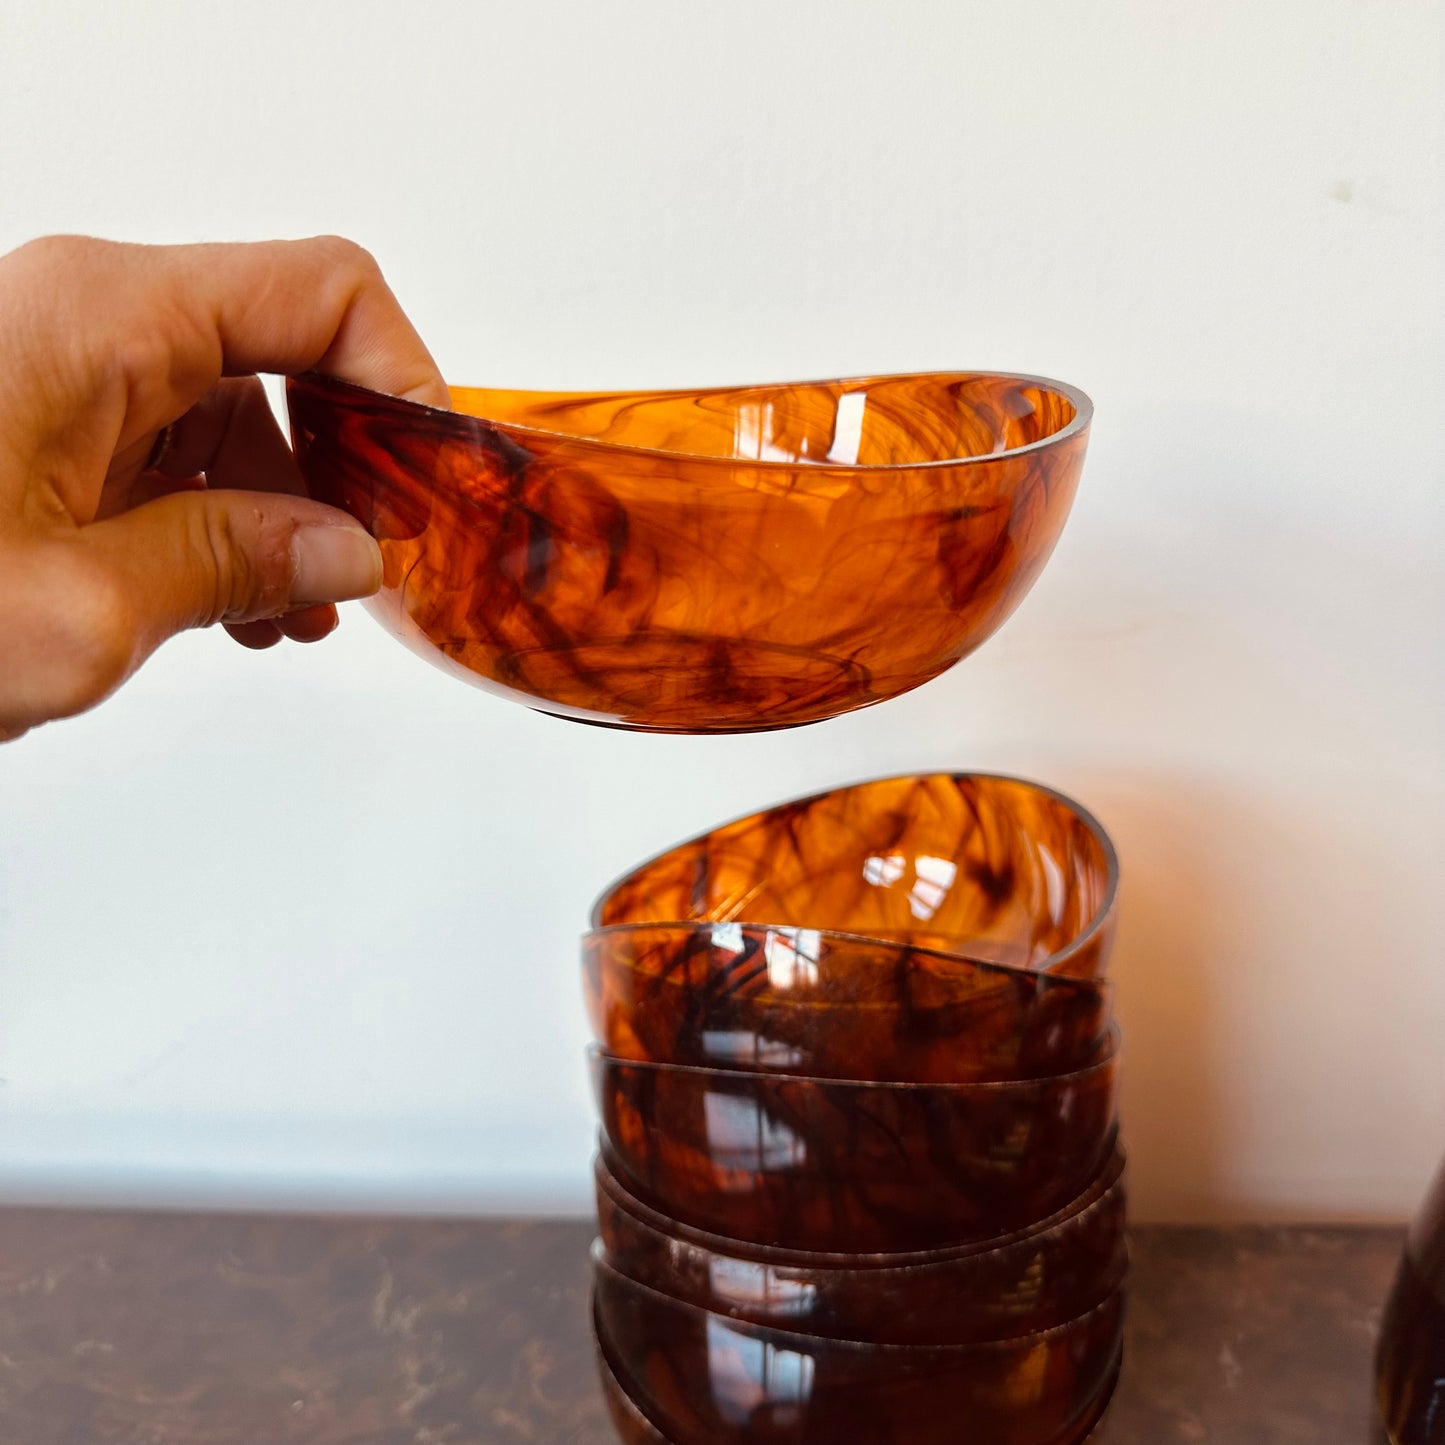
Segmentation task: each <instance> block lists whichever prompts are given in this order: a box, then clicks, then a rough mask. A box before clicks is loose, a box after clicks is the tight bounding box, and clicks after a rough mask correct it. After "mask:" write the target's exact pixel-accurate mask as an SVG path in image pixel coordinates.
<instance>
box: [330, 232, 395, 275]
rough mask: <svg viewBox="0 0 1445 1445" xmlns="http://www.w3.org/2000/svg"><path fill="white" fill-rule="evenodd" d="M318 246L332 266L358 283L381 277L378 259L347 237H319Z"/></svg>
mask: <svg viewBox="0 0 1445 1445" xmlns="http://www.w3.org/2000/svg"><path fill="white" fill-rule="evenodd" d="M316 244H317V245H318V246H320V247H321V248H322V250H323V251H324V252H325V253H326V256H327V260H328V262H329V264H330V265H332V266H334V267H336V268H338V269H339V270H341V271H342V272H344V273H345V274H346V275H347V276H348V277H350V278H352V279H354V280H356V281H370V280H374V279H375V278H376V277H378V276H380V275H381V267H380V266H379V265H378V264H377V260H376V257H375V256H373V255H372V254H371V252H370V251H368V250H367V249H366V247H365V246H358V245H357V244H356V242H355V241H350V240H348V239H347V238H346V237H345V236H318V237H317V240H316Z"/></svg>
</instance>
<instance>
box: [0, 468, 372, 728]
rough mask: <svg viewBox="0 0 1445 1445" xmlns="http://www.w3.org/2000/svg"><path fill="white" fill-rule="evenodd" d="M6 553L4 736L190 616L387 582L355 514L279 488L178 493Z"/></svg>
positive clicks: (270, 610) (87, 700) (71, 698)
mask: <svg viewBox="0 0 1445 1445" xmlns="http://www.w3.org/2000/svg"><path fill="white" fill-rule="evenodd" d="M3 540H4V539H3V537H0V543H3ZM0 552H3V553H4V556H3V557H0V561H3V562H4V564H5V565H3V566H0V616H6V617H12V618H14V619H15V625H14V626H12V627H8V628H6V629H5V630H3V631H0V739H3V738H5V737H13V736H17V735H18V734H19V733H21V732H24V731H25V729H26V728H29V727H33V726H35V725H36V724H37V723H41V722H45V721H47V720H48V719H50V718H57V717H68V716H70V715H72V714H74V713H77V712H83V711H84V710H85V709H86V708H89V707H93V706H94V705H95V704H96V703H98V702H100V701H101V699H102V698H104V697H106V696H108V695H109V694H110V693H111V692H113V691H114V690H115V689H116V688H117V687H119V686H120V684H121V683H123V682H124V681H125V680H126V678H127V677H129V676H130V674H131V673H132V672H134V671H135V669H136V668H137V667H139V666H140V664H141V663H142V662H143V661H144V660H145V659H146V658H147V657H148V656H149V655H150V654H151V653H152V652H153V651H155V649H156V648H157V647H159V646H160V644H161V643H162V642H164V641H165V640H166V638H168V637H170V636H172V635H173V634H174V633H177V632H181V631H183V630H185V629H186V628H188V627H206V626H209V625H210V624H211V623H213V622H250V621H255V620H257V619H259V618H265V617H276V616H279V615H281V614H283V613H286V612H289V611H292V610H294V609H296V608H298V607H304V606H306V605H308V604H314V603H324V602H344V601H346V600H347V599H349V598H353V597H365V596H368V595H370V594H371V593H373V592H375V591H376V589H377V588H378V587H379V586H380V585H381V565H382V564H381V551H380V549H379V548H378V547H377V545H376V543H375V542H374V541H373V540H372V539H371V537H370V536H369V535H368V534H367V533H366V532H365V531H363V530H362V528H361V527H360V526H359V525H358V524H357V523H356V522H354V521H353V520H352V519H351V518H350V517H348V516H347V515H346V514H345V513H344V512H339V511H336V510H334V509H333V508H331V507H327V506H324V505H322V503H320V502H315V501H312V500H311V499H310V498H307V497H294V496H291V495H289V494H287V493H282V492H238V491H229V490H227V491H214V492H211V491H194V492H178V493H176V494H174V495H172V496H167V497H161V498H158V499H157V500H155V501H152V502H147V503H145V504H144V505H143V506H140V507H136V508H134V509H133V510H131V511H129V512H124V513H122V514H121V515H119V516H116V517H111V518H108V519H107V520H105V521H103V522H93V523H91V524H90V525H89V526H86V527H80V528H75V529H72V530H68V532H67V534H66V535H64V536H60V535H52V537H51V538H50V539H49V540H47V541H41V542H37V543H36V544H34V545H32V546H29V547H24V548H19V549H16V548H13V547H11V548H8V549H7V548H4V547H0Z"/></svg>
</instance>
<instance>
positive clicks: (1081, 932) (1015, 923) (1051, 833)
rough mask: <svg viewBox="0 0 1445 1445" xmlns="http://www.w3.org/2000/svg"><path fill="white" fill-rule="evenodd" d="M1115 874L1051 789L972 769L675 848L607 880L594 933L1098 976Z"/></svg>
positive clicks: (782, 810)
mask: <svg viewBox="0 0 1445 1445" xmlns="http://www.w3.org/2000/svg"><path fill="white" fill-rule="evenodd" d="M1118 876H1119V868H1118V860H1117V859H1116V857H1115V854H1114V848H1113V845H1112V844H1111V843H1110V841H1109V838H1108V835H1107V834H1106V833H1105V832H1104V830H1103V828H1102V827H1100V825H1099V823H1098V822H1097V821H1096V820H1095V819H1094V818H1093V817H1092V816H1091V815H1090V814H1089V813H1088V812H1086V811H1085V810H1084V809H1083V808H1081V807H1080V806H1079V805H1078V804H1077V803H1075V802H1073V801H1071V800H1070V799H1068V798H1066V797H1065V796H1064V795H1063V794H1062V793H1056V792H1054V791H1053V789H1051V788H1045V787H1043V786H1041V785H1040V784H1038V783H1029V782H1025V781H1023V780H1021V779H1018V778H1005V777H995V776H992V775H990V774H983V773H927V774H914V775H909V776H906V777H898V778H882V779H878V780H876V781H874V782H867V783H858V784H856V785H854V786H852V787H844V788H834V789H832V790H830V791H828V792H826V793H819V794H816V795H814V796H812V797H807V798H799V799H796V800H795V801H792V802H788V803H782V804H780V805H778V806H777V807H774V808H769V809H767V810H766V811H764V812H760V813H753V814H750V815H749V816H748V817H745V818H739V819H737V820H736V821H735V822H732V823H727V824H725V825H724V826H722V827H720V828H713V829H711V830H710V831H708V832H706V833H703V834H701V835H700V836H699V837H696V838H693V839H691V840H690V841H688V842H686V843H680V844H678V845H677V846H676V847H674V848H670V849H668V850H667V851H666V852H665V853H661V854H659V855H658V856H657V857H655V858H653V859H651V860H650V861H649V862H646V863H643V864H642V865H641V866H639V867H637V868H635V869H633V870H632V871H631V872H630V873H628V874H626V875H625V876H624V877H622V878H620V879H619V880H618V881H617V882H616V883H614V884H613V885H612V886H611V887H610V888H609V889H608V890H607V891H606V892H605V893H604V894H603V895H602V896H601V898H599V899H598V900H597V902H596V904H594V906H593V909H592V925H593V928H594V929H597V928H607V927H611V926H613V925H617V924H638V923H653V922H657V923H676V922H679V921H686V922H693V921H710V922H721V923H730V922H741V923H751V924H759V925H764V924H776V925H778V926H780V927H785V928H799V929H824V930H833V931H837V932H840V933H850V934H856V935H863V936H865V937H869V938H874V939H882V940H887V941H892V942H896V943H902V944H912V945H915V946H918V947H923V948H932V949H935V950H939V951H942V952H947V953H961V954H964V955H967V956H968V957H971V958H975V959H984V960H993V961H996V962H1000V963H1007V964H1011V965H1014V966H1016V967H1020V968H1031V969H1035V970H1038V971H1041V972H1049V973H1059V974H1068V975H1071V976H1073V977H1076V978H1096V977H1098V976H1100V975H1102V974H1103V972H1104V970H1105V967H1106V965H1107V963H1108V957H1109V950H1110V947H1111V946H1112V943H1113V937H1114V924H1115V902H1116V894H1117V890H1118Z"/></svg>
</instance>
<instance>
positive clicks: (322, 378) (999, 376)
mask: <svg viewBox="0 0 1445 1445" xmlns="http://www.w3.org/2000/svg"><path fill="white" fill-rule="evenodd" d="M922 377H952V378H956V379H958V380H963V379H965V378H975V377H980V378H982V377H986V378H988V379H990V380H996V381H1013V382H1020V383H1025V384H1027V385H1029V386H1032V387H1035V388H1037V389H1039V390H1042V391H1050V392H1054V393H1056V394H1058V395H1060V396H1062V397H1063V398H1064V399H1065V400H1066V401H1068V402H1069V403H1070V404H1071V405H1072V406H1073V408H1074V414H1073V416H1072V417H1071V418H1070V419H1069V420H1068V421H1067V422H1065V424H1064V425H1063V426H1061V427H1060V428H1059V430H1058V431H1056V432H1051V433H1050V434H1049V435H1048V436H1046V437H1041V438H1040V439H1039V440H1038V441H1036V442H1029V443H1027V444H1026V445H1025V446H1021V447H1009V448H1007V449H1005V450H1004V451H997V452H983V453H980V454H979V455H977V456H969V457H938V458H935V459H934V460H932V461H921V462H881V463H873V464H863V463H856V462H855V463H852V464H848V463H843V462H810V461H786V460H782V459H779V458H769V457H760V458H757V459H756V460H755V459H753V458H751V457H719V456H713V455H711V454H710V453H705V452H683V451H674V450H671V449H669V448H667V447H640V446H633V445H630V444H628V443H625V442H608V441H602V440H601V439H599V438H597V437H579V436H575V435H573V434H572V433H571V432H559V431H549V430H547V429H546V428H545V427H532V426H520V425H518V424H517V423H515V422H509V421H494V420H491V419H490V418H487V417H478V416H473V415H471V414H470V413H469V412H459V411H447V410H444V409H443V408H441V407H438V406H428V405H427V404H426V403H425V402H420V401H409V400H407V399H406V398H405V397H399V396H391V395H389V394H388V393H387V392H384V391H373V390H372V389H371V388H370V387H366V386H362V385H360V384H359V383H358V382H354V381H347V380H346V379H345V378H343V377H339V376H332V375H330V374H329V373H327V372H322V371H305V372H301V373H299V374H298V375H296V376H290V377H287V379H286V391H287V395H288V397H289V394H290V392H291V389H292V388H293V387H295V386H318V385H319V389H320V390H322V391H328V390H329V391H339V392H341V393H343V394H344V395H346V394H349V395H354V396H357V397H364V398H367V399H368V400H370V401H373V402H378V401H379V402H385V403H387V404H389V405H390V406H392V407H393V408H396V409H398V410H401V411H404V412H405V411H412V412H415V413H416V414H417V416H418V417H419V418H420V417H429V418H430V419H431V420H432V422H433V424H434V425H437V426H445V427H447V428H448V429H451V430H455V431H472V432H474V431H475V430H476V429H477V428H482V429H484V430H490V431H492V432H494V433H496V434H498V435H502V436H508V437H511V436H516V437H538V438H542V437H545V438H547V439H548V440H551V441H556V440H562V441H567V442H571V443H573V444H575V445H577V446H583V447H588V448H596V449H597V450H599V451H603V452H606V453H608V454H610V455H614V456H616V455H623V456H638V457H666V458H669V459H672V460H677V459H679V458H681V459H683V460H686V461H688V462H692V463H698V464H703V463H718V464H721V465H722V466H725V467H733V468H736V467H746V468H747V469H748V470H749V471H752V470H753V469H755V468H761V469H766V470H773V469H778V468H782V469H787V470H791V471H799V470H802V471H803V472H804V473H805V474H806V475H808V476H813V475H815V474H816V475H818V476H827V475H829V474H832V475H835V476H858V475H860V474H861V475H866V476H875V475H886V474H888V473H890V472H895V473H896V472H905V471H918V470H939V469H947V468H953V467H967V466H973V465H976V464H979V463H983V462H999V461H1005V460H1008V459H1010V458H1012V457H1022V456H1028V455H1030V454H1031V453H1033V452H1038V451H1043V450H1045V449H1046V448H1049V447H1055V446H1059V445H1061V444H1062V443H1064V442H1066V441H1068V440H1069V439H1070V438H1072V437H1074V436H1076V435H1078V434H1079V433H1081V432H1086V431H1087V430H1088V429H1089V427H1090V425H1091V424H1092V422H1093V418H1094V403H1093V402H1092V401H1091V400H1090V398H1089V396H1088V394H1087V393H1086V392H1084V391H1082V390H1081V389H1080V388H1079V387H1077V386H1074V385H1073V384H1072V383H1071V382H1067V381H1057V380H1055V379H1054V378H1052V377H1047V376H1034V375H1031V374H1030V373H1028V372H1014V371H987V370H977V369H975V370H971V371H901V372H879V373H876V374H871V375H870V374H864V375H859V376H838V377H823V378H816V379H813V380H807V381H772V382H749V383H747V384H746V385H743V386H684V387H672V388H664V389H661V390H647V391H645V392H640V393H639V392H636V391H633V392H629V391H628V390H627V389H625V388H622V389H616V388H614V389H611V390H605V391H574V392H556V393H551V392H533V393H532V394H534V395H544V396H547V395H556V396H563V397H572V398H576V399H581V398H584V397H596V398H601V397H609V396H628V395H638V394H643V395H647V396H652V397H660V398H673V397H685V396H717V395H721V394H727V393H731V394H734V395H738V394H745V393H747V392H761V391H773V390H776V389H778V388H781V387H790V386H812V387H818V386H827V387H834V386H841V387H844V388H849V387H851V388H853V389H855V390H857V389H861V388H862V387H864V386H867V385H869V384H871V383H874V382H882V381H908V380H912V379H914V378H922ZM461 389H462V390H467V389H469V388H461ZM477 389H478V390H492V389H495V390H499V391H500V390H514V388H504V387H498V388H477ZM515 390H518V391H519V392H520V393H521V394H523V395H526V394H527V393H528V390H529V389H526V388H515ZM288 419H289V406H288Z"/></svg>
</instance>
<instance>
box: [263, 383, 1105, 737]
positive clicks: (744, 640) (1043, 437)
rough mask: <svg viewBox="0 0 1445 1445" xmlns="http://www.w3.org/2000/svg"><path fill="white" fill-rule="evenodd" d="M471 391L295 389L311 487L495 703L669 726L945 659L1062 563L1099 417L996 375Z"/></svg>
mask: <svg viewBox="0 0 1445 1445" xmlns="http://www.w3.org/2000/svg"><path fill="white" fill-rule="evenodd" d="M452 396H453V401H454V404H455V408H456V409H455V411H454V412H444V411H437V410H433V409H430V408H427V407H423V406H419V405H416V404H414V403H411V402H405V401H399V400H396V399H395V398H392V397H387V396H381V395H379V394H377V393H374V392H369V391H365V390H363V389H361V388H359V387H356V386H352V385H349V384H347V383H345V382H341V381H337V380H334V379H332V378H329V377H322V376H316V375H310V376H305V377H301V378H296V379H293V380H292V381H291V382H290V383H289V384H288V389H287V397H288V403H289V407H290V415H291V429H292V437H293V440H294V443H295V447H296V455H297V460H298V462H299V464H300V467H301V470H302V473H303V475H304V477H305V479H306V483H307V485H308V487H309V488H310V490H311V492H312V494H313V495H314V496H316V497H318V498H320V499H321V500H323V501H326V502H329V503H331V504H333V505H335V506H339V507H342V508H344V509H345V510H346V511H348V512H350V513H351V514H352V515H353V516H355V517H357V518H358V519H359V520H360V521H361V522H362V523H363V524H364V525H365V526H366V527H367V528H368V529H369V530H370V531H371V533H372V535H373V536H375V537H376V538H377V540H378V541H379V542H380V543H381V548H382V554H383V556H384V558H385V567H386V571H385V583H384V587H383V590H382V592H381V594H380V596H379V597H378V598H377V599H375V601H374V602H373V603H372V604H370V605H371V607H372V610H373V612H374V613H375V614H376V615H377V616H378V617H380V619H381V620H382V621H383V622H384V623H385V624H386V625H387V626H388V627H389V628H390V629H391V630H392V631H393V632H394V633H395V634H396V635H397V636H398V637H400V638H401V639H402V640H403V641H405V642H406V643H407V644H408V645H409V646H411V647H413V648H414V649H415V650H416V651H418V652H419V653H421V654H422V655H423V656H425V657H427V658H428V659H429V660H431V661H433V662H435V663H437V664H439V665H440V666H442V667H445V668H447V669H448V670H450V671H452V672H454V673H455V674H457V675H458V676H461V677H463V678H466V679H467V680H468V681H470V682H474V683H478V684H480V685H481V686H483V687H486V688H489V689H490V690H492V691H498V692H502V693H504V694H506V695H508V696H510V697H513V698H516V699H518V700H520V701H522V702H525V703H527V704H529V705H530V706H532V707H535V708H539V709H541V710H542V711H544V712H550V713H555V714H558V715H561V716H565V717H570V718H575V719H578V720H581V721H585V722H593V723H602V724H607V725H610V726H616V727H625V728H638V729H647V730H653V731H667V732H737V731H753V730H759V729H765V728H779V727H790V726H795V725H798V724H801V723H810V722H817V721H819V720H820V719H823V718H830V717H834V716H837V715H838V714H839V713H845V712H849V711H852V710H853V709H855V708H860V707H866V706H868V705H869V704H871V703H876V702H881V701H883V700H885V699H887V698H890V697H894V696H896V695H897V694H899V693H902V692H906V691H908V690H909V689H910V688H913V687H917V686H918V685H919V684H920V683H923V682H927V681H928V680H929V679H930V678H933V677H936V676H938V675H939V674H940V673H941V672H943V671H944V670H945V669H947V668H949V667H951V666H952V665H953V664H954V663H956V662H957V661H958V660H959V659H960V658H962V657H963V656H965V655H966V654H967V653H968V652H970V651H972V650H973V649H974V648H975V647H977V646H978V645H979V644H980V643H981V642H982V641H983V640H984V639H985V638H986V637H988V636H989V635H990V634H991V633H992V632H993V631H994V630H995V629H996V628H997V627H998V626H999V625H1000V623H1002V622H1003V620H1004V619H1005V618H1006V617H1007V616H1008V615H1009V613H1010V612H1012V611H1013V609H1014V608H1015V607H1016V606H1017V605H1018V602H1019V601H1020V599H1021V598H1022V597H1023V596H1024V594H1025V593H1026V592H1027V591H1028V589H1029V587H1030V586H1031V585H1032V584H1033V582H1034V579H1035V578H1036V577H1037V576H1038V574H1039V571H1040V570H1041V569H1042V567H1043V565H1044V563H1045V561H1046V560H1047V559H1048V556H1049V554H1050V552H1051V551H1052V550H1053V547H1054V543H1055V542H1056V541H1057V539H1058V536H1059V532H1060V530H1061V529H1062V527H1063V525H1064V521H1065V518H1066V517H1067V515H1068V512H1069V507H1070V504H1071V502H1072V500H1073V496H1074V491H1075V487H1076V485H1077V483H1078V478H1079V472H1080V470H1081V468H1082V466H1083V460H1084V450H1085V446H1086V444H1087V440H1088V429H1089V422H1090V417H1091V415H1092V407H1091V405H1090V403H1089V400H1088V398H1087V397H1086V396H1084V394H1083V393H1082V392H1079V391H1077V390H1075V389H1074V388H1072V387H1068V386H1064V385H1062V384H1060V383H1057V382H1050V381H1043V380H1039V379H1037V378H1030V377H1014V376H1002V375H993V374H984V373H935V374H929V375H919V376H895V377H865V378H858V379H854V380H846V381H825V382H808V383H799V384H794V385H778V386H756V387H745V388H737V389H722V390H706V391H677V392H623V393H605V394H593V393H586V394H574V393H546V392H518V391H486V390H478V389H469V388H456V389H454V390H453V393H452Z"/></svg>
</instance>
